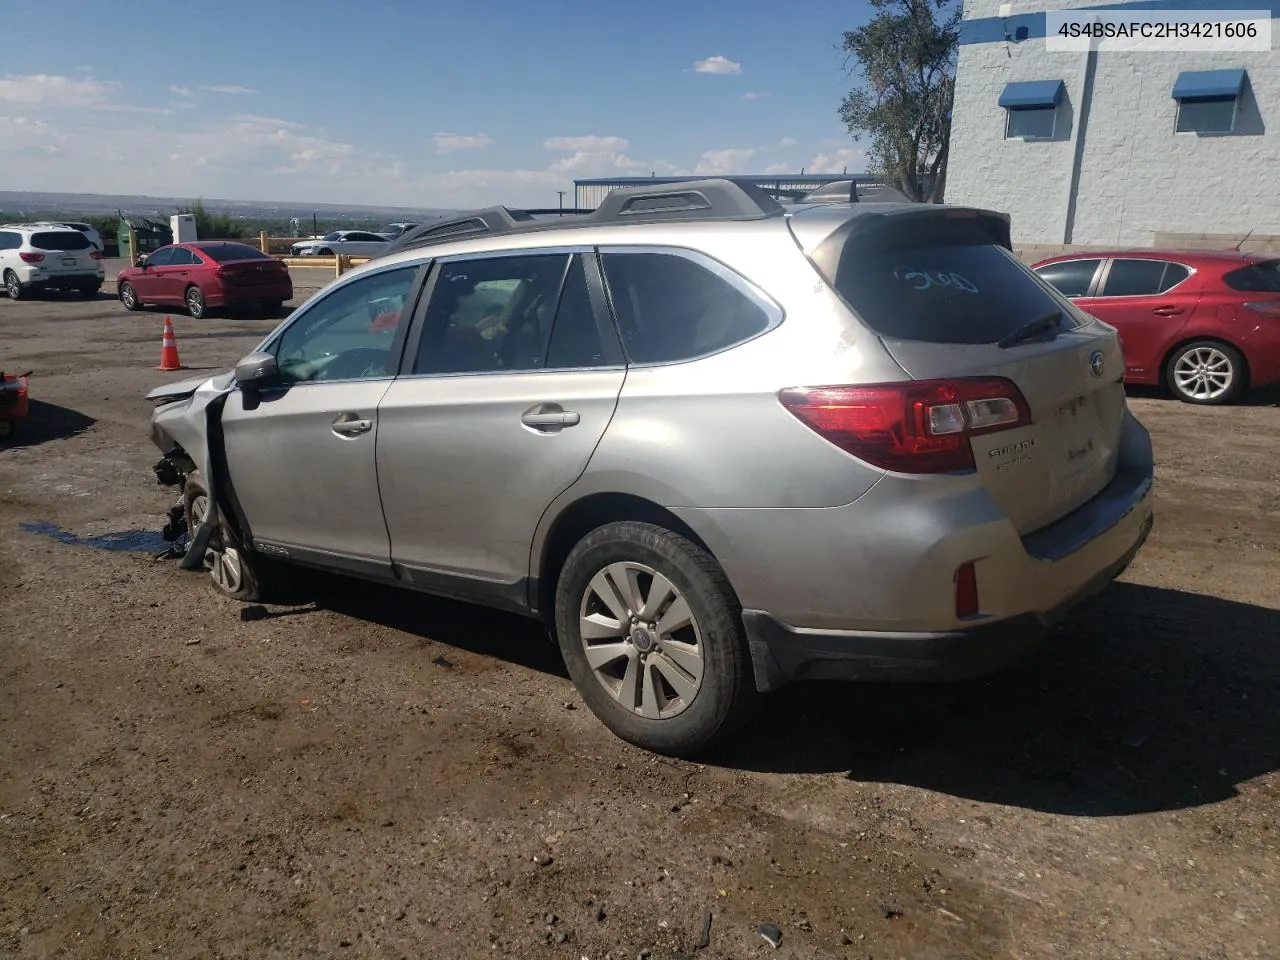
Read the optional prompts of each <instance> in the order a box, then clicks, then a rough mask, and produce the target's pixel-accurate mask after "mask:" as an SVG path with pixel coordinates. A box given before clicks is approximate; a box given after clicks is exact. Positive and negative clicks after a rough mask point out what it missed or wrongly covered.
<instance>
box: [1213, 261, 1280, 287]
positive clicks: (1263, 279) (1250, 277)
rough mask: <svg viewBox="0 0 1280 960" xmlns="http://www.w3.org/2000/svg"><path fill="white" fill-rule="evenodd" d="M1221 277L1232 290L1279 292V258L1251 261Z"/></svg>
mask: <svg viewBox="0 0 1280 960" xmlns="http://www.w3.org/2000/svg"><path fill="white" fill-rule="evenodd" d="M1222 279H1223V280H1224V281H1226V284H1227V286H1228V287H1230V288H1231V289H1232V290H1239V291H1241V292H1244V293H1280V260H1264V261H1263V262H1261V263H1251V264H1249V266H1247V267H1242V268H1241V269H1239V270H1232V271H1231V272H1230V273H1228V274H1227V275H1226V276H1224V277H1223V278H1222Z"/></svg>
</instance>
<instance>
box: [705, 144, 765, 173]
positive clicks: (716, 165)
mask: <svg viewBox="0 0 1280 960" xmlns="http://www.w3.org/2000/svg"><path fill="white" fill-rule="evenodd" d="M754 155H755V150H754V149H751V148H747V149H745V150H732V149H730V150H708V151H707V152H706V153H704V154H703V155H702V159H701V160H700V161H699V162H698V165H697V166H696V167H694V169H693V172H694V173H699V174H707V175H708V176H720V175H724V174H730V173H743V172H744V170H743V168H744V167H745V165H746V162H747V161H748V160H750V159H751V158H752V157H753V156H754Z"/></svg>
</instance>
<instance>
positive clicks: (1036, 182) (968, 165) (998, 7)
mask: <svg viewBox="0 0 1280 960" xmlns="http://www.w3.org/2000/svg"><path fill="white" fill-rule="evenodd" d="M1085 7H1087V8H1089V9H1090V10H1091V11H1096V10H1104V11H1107V12H1108V14H1110V13H1112V12H1117V11H1121V10H1123V11H1124V12H1125V15H1126V16H1128V15H1130V14H1142V15H1144V16H1145V15H1149V14H1151V13H1154V12H1156V11H1162V12H1163V11H1179V12H1181V15H1182V16H1183V17H1185V16H1186V13H1185V12H1186V11H1197V10H1200V11H1203V10H1219V11H1220V10H1232V11H1236V10H1261V11H1265V12H1269V13H1270V16H1271V18H1272V19H1271V21H1270V23H1271V28H1272V31H1273V40H1274V42H1275V43H1277V44H1280V22H1278V21H1277V19H1276V18H1277V17H1280V0H1262V2H1248V0H1226V2H1223V0H1162V2H1158V3H1151V2H1146V3H1144V2H1128V3H1107V2H1106V0H1103V2H1101V3H1099V2H1097V0H1093V2H1090V0H1059V2H1057V3H1044V2H1040V0H1013V2H1012V3H1007V2H1003V0H965V2H964V21H963V24H962V29H961V39H960V54H959V65H958V68H957V73H956V91H955V106H954V110H953V113H952V121H951V149H950V157H949V160H948V165H947V189H946V201H947V202H948V203H959V204H966V205H975V206H982V207H987V208H990V209H995V210H1001V211H1004V212H1006V213H1009V214H1010V215H1011V216H1012V218H1013V239H1014V242H1015V243H1016V244H1023V245H1025V244H1088V245H1104V246H1105V245H1112V244H1114V245H1117V246H1141V245H1152V244H1154V243H1156V242H1157V239H1156V238H1157V235H1158V234H1159V235H1165V236H1164V237H1163V239H1164V240H1165V241H1166V242H1167V241H1168V239H1169V238H1168V236H1167V235H1168V234H1188V235H1204V234H1214V235H1219V234H1220V235H1237V236H1240V237H1243V236H1244V235H1245V234H1246V233H1248V232H1249V231H1253V233H1254V234H1255V235H1258V236H1262V235H1275V234H1280V50H1276V49H1272V50H1268V51H1266V52H1227V51H1213V50H1201V51H1196V52H1191V51H1190V50H1176V51H1152V50H1143V51H1139V50H1108V49H1107V47H1106V45H1105V44H1104V45H1103V46H1102V48H1101V50H1096V49H1095V50H1094V51H1092V52H1090V51H1087V50H1086V51H1079V52H1076V51H1072V52H1049V51H1048V50H1047V49H1046V37H1045V34H1046V16H1045V11H1063V10H1067V9H1072V8H1085ZM1264 17H1265V13H1264ZM1263 22H1264V24H1265V22H1266V21H1265V19H1264V21H1263ZM1181 42H1182V43H1184V44H1187V46H1188V47H1189V46H1191V45H1192V44H1194V43H1196V41H1195V40H1190V41H1188V40H1183V41H1181Z"/></svg>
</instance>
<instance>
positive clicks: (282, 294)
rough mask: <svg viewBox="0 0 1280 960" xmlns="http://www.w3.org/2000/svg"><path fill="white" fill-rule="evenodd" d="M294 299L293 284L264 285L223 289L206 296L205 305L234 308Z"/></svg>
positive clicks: (208, 293)
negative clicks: (242, 305)
mask: <svg viewBox="0 0 1280 960" xmlns="http://www.w3.org/2000/svg"><path fill="white" fill-rule="evenodd" d="M292 299H293V283H292V282H291V281H290V282H288V283H276V284H263V285H261V286H252V287H223V288H222V289H220V290H210V291H208V292H207V293H206V294H205V298H204V300H205V305H206V306H210V307H234V306H238V305H241V304H251V305H256V304H259V303H274V302H275V301H277V300H279V301H280V302H281V303H283V302H284V301H286V300H292Z"/></svg>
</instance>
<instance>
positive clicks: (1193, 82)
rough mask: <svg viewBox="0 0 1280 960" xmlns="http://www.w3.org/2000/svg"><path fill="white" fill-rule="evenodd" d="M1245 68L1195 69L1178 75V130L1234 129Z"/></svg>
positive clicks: (1219, 130) (1175, 95) (1229, 130)
mask: <svg viewBox="0 0 1280 960" xmlns="http://www.w3.org/2000/svg"><path fill="white" fill-rule="evenodd" d="M1244 82H1245V71H1243V70H1199V71H1188V72H1185V73H1181V74H1179V75H1178V81H1177V83H1175V84H1174V85H1173V99H1175V100H1177V101H1178V119H1177V123H1176V126H1175V130H1176V131H1177V132H1178V133H1231V132H1233V131H1234V130H1235V126H1236V117H1237V115H1238V114H1239V107H1240V98H1241V96H1242V95H1243V93H1244Z"/></svg>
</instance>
